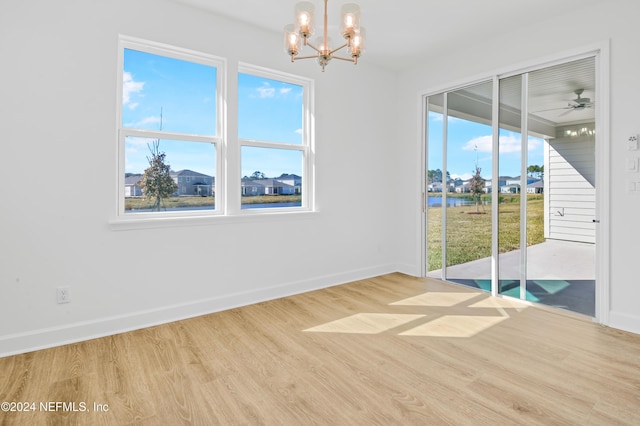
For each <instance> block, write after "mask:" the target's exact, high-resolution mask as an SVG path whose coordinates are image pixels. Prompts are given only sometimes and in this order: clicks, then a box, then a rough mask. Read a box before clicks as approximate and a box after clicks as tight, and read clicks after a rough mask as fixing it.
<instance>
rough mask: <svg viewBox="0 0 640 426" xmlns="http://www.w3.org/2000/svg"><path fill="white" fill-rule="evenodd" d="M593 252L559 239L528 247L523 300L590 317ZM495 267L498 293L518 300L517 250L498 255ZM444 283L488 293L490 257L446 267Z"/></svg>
mask: <svg viewBox="0 0 640 426" xmlns="http://www.w3.org/2000/svg"><path fill="white" fill-rule="evenodd" d="M595 249H596V246H595V244H589V243H578V242H573V241H562V240H547V241H545V242H544V243H541V244H537V245H534V246H530V247H528V248H527V290H528V291H527V299H528V300H530V301H534V302H539V303H542V304H544V305H548V306H553V307H557V308H560V309H566V310H570V311H573V312H578V313H582V314H585V315H589V316H593V315H594V309H595ZM499 267H500V280H501V286H502V285H504V287H501V288H502V289H503V290H501V292H503V294H506V295H509V296H513V297H519V280H520V250H514V251H512V252H509V253H505V254H503V255H501V256H500V266H499ZM427 277H430V278H437V279H441V278H442V270H440V269H438V270H435V271H430V272H428V273H427ZM447 281H451V282H454V283H459V284H464V285H468V286H472V287H478V288H482V289H484V290H488V289H489V288H490V285H491V284H490V281H491V258H484V259H479V260H475V261H472V262H468V263H464V264H461V265H455V266H449V267H447ZM507 288H509V290H505V289H507ZM529 290H530V291H529Z"/></svg>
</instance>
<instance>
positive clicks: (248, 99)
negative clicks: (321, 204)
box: [238, 65, 312, 212]
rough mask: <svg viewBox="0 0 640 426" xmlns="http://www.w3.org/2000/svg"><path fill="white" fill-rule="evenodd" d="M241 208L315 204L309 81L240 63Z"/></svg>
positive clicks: (296, 207)
mask: <svg viewBox="0 0 640 426" xmlns="http://www.w3.org/2000/svg"><path fill="white" fill-rule="evenodd" d="M239 69H240V72H239V74H238V140H239V143H240V162H241V175H242V177H241V188H242V191H241V194H242V197H241V208H242V209H243V210H245V211H247V210H248V209H251V211H253V212H255V211H260V210H262V211H264V209H273V208H280V209H287V208H288V209H291V208H293V209H310V208H311V198H312V197H311V196H310V195H311V194H310V192H311V188H312V185H311V182H310V181H311V178H310V176H311V173H310V170H311V164H312V158H311V156H312V150H311V146H312V143H311V137H310V135H311V129H310V117H311V110H310V107H311V102H310V96H311V82H310V81H309V80H303V79H300V78H297V77H292V76H289V75H284V74H280V73H275V72H273V71H269V70H265V69H263V68H258V67H252V66H248V65H241V66H240V67H239Z"/></svg>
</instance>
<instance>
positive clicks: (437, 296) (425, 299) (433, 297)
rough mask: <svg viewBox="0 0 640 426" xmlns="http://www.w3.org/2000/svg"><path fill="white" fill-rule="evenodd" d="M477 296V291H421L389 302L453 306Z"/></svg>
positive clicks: (411, 304)
mask: <svg viewBox="0 0 640 426" xmlns="http://www.w3.org/2000/svg"><path fill="white" fill-rule="evenodd" d="M474 297H478V293H452V292H437V293H423V294H419V295H417V296H414V297H410V298H408V299H404V300H399V301H397V302H393V303H390V305H396V306H397V305H401V306H455V305H458V304H460V303H463V302H466V301H467V300H469V299H473V298H474Z"/></svg>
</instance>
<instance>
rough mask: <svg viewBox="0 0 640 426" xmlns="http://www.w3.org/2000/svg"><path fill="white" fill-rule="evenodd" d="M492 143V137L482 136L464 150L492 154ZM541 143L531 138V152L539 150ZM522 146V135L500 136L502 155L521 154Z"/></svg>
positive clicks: (529, 147) (465, 146)
mask: <svg viewBox="0 0 640 426" xmlns="http://www.w3.org/2000/svg"><path fill="white" fill-rule="evenodd" d="M492 141H493V137H492V136H480V137H477V138H473V139H471V140H470V141H468V142H467V143H466V144H465V145H464V146H463V147H462V149H463V150H465V151H473V150H475V149H477V151H478V152H491V149H492ZM541 143H542V141H541V140H540V139H538V138H529V144H528V149H529V151H534V150H537V149H538V148H539V147H540V144H541ZM520 144H521V141H520V135H516V134H514V133H510V134H508V135H504V136H500V153H501V154H508V153H513V152H520Z"/></svg>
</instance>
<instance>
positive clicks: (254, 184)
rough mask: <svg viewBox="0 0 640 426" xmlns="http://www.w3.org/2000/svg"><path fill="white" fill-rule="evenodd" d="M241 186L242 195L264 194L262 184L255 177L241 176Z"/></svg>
mask: <svg viewBox="0 0 640 426" xmlns="http://www.w3.org/2000/svg"><path fill="white" fill-rule="evenodd" d="M241 187H242V195H243V196H254V195H264V185H262V184H261V183H259V182H258V181H256V180H255V179H249V178H242V182H241Z"/></svg>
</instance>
